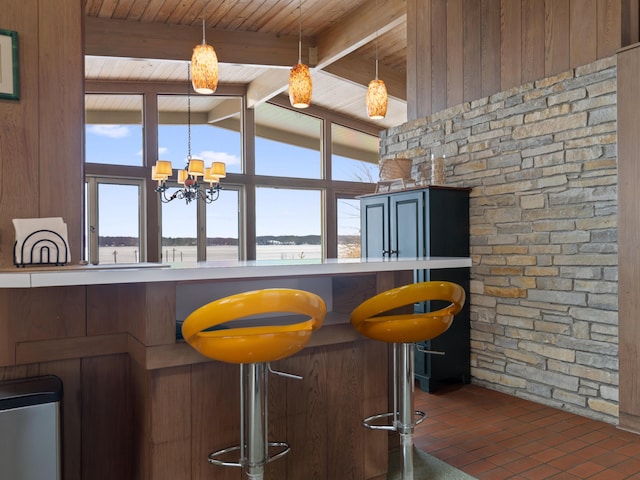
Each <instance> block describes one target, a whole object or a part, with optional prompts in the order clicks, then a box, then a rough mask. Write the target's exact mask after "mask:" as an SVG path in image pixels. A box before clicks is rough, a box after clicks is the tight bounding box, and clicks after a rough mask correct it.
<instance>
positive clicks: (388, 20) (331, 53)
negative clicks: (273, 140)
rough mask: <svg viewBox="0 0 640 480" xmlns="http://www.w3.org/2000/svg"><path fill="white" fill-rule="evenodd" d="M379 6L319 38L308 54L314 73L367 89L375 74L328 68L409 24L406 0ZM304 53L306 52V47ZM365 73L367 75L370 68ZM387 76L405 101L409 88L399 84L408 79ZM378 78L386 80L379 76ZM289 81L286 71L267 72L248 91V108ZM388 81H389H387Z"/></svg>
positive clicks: (352, 16)
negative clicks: (337, 78) (389, 32)
mask: <svg viewBox="0 0 640 480" xmlns="http://www.w3.org/2000/svg"><path fill="white" fill-rule="evenodd" d="M379 7H380V8H378V9H377V10H376V9H373V8H371V4H370V3H365V4H363V6H361V7H360V8H358V9H356V10H354V11H353V12H352V13H350V14H349V15H347V16H346V17H344V18H343V19H342V20H341V21H340V22H338V23H336V24H335V25H333V26H332V27H331V28H329V29H327V30H326V31H324V32H322V33H320V34H319V35H318V36H316V38H315V43H316V48H315V49H312V53H313V55H309V57H310V58H314V57H315V58H317V61H316V62H311V64H310V66H312V67H313V68H312V73H313V70H320V69H322V70H326V71H328V72H329V73H332V74H334V75H338V76H341V77H342V76H343V75H348V76H344V78H346V79H348V80H350V81H353V82H355V83H358V84H361V85H365V86H367V85H368V84H369V81H371V80H372V79H373V78H374V77H375V71H374V73H373V74H372V75H369V74H367V75H366V76H364V75H363V74H362V73H361V72H360V71H358V70H355V71H352V72H349V71H348V68H341V67H340V66H337V67H336V68H334V69H329V68H328V67H329V66H330V65H331V64H333V63H334V62H337V61H338V60H340V59H341V58H343V57H346V56H347V55H349V54H350V53H352V52H354V51H355V50H357V49H358V48H360V47H361V46H363V45H365V44H367V43H369V42H371V41H373V40H375V38H376V34H377V35H381V34H383V33H386V32H388V31H389V30H391V29H393V28H395V27H397V26H398V25H401V24H402V23H404V22H406V16H407V6H406V0H380V5H379ZM303 51H305V49H304V48H303ZM354 63H355V61H354ZM358 63H359V66H363V65H364V63H361V62H358ZM352 65H353V63H352ZM374 68H375V65H374ZM332 70H333V71H332ZM366 71H367V72H368V69H367V70H366ZM337 72H340V73H337ZM387 73H388V75H387V76H386V77H385V78H387V79H389V80H388V81H389V82H390V85H389V86H391V88H392V91H393V92H394V93H393V95H394V96H397V98H399V99H403V100H406V98H407V94H406V86H403V87H401V86H400V85H399V82H405V80H404V79H400V78H398V75H397V74H394V72H392V71H389V72H387ZM369 77H370V78H369ZM378 77H379V78H383V77H382V76H381V75H380V74H379V75H378ZM288 81H289V80H288V72H286V74H284V73H283V72H267V73H265V74H263V75H261V76H260V77H258V78H256V79H255V80H253V81H252V82H251V84H250V85H249V88H248V90H247V101H248V106H249V108H253V107H255V106H256V105H259V104H260V103H262V102H265V101H267V100H269V99H271V98H273V97H275V96H276V95H278V94H280V93H282V92H284V91H285V90H286V89H287V84H288ZM386 82H387V80H386V79H385V83H386ZM389 86H387V88H389ZM389 94H390V95H391V94H392V93H391V92H390V93H389Z"/></svg>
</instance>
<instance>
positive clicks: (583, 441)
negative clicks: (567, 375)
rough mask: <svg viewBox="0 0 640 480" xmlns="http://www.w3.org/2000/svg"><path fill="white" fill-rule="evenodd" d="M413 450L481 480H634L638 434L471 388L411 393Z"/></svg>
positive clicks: (639, 470)
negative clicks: (417, 420)
mask: <svg viewBox="0 0 640 480" xmlns="http://www.w3.org/2000/svg"><path fill="white" fill-rule="evenodd" d="M414 398H415V408H416V409H417V410H423V411H424V412H426V413H427V418H426V420H425V421H424V422H423V423H422V424H420V425H419V426H417V427H416V432H415V436H414V442H415V446H416V447H417V448H420V449H421V450H423V451H425V452H427V453H429V454H431V455H433V456H434V457H437V458H439V459H441V460H443V461H445V462H447V463H448V464H450V465H454V466H456V467H457V468H459V469H460V470H462V471H464V472H466V473H468V474H470V475H473V476H474V477H476V478H478V479H480V480H485V479H487V480H489V479H490V480H497V479H518V480H524V479H526V480H539V479H553V480H573V479H580V480H582V479H590V480H592V479H593V480H595V479H598V480H600V479H603V480H618V479H623V478H627V479H628V478H635V479H640V435H636V434H633V433H629V432H625V431H623V430H620V429H618V428H616V426H615V425H611V424H608V423H604V422H599V421H596V420H591V419H588V418H585V417H582V416H578V415H574V414H571V413H568V412H565V411H563V410H559V409H555V408H550V407H546V406H543V405H539V404H537V403H533V402H529V401H527V400H523V399H520V398H517V397H513V396H511V395H506V394H503V393H499V392H495V391H492V390H488V389H485V388H482V387H479V386H476V385H456V386H445V387H442V388H440V389H438V391H437V392H435V393H424V392H422V391H420V390H419V389H418V388H417V387H416V393H415V397H414Z"/></svg>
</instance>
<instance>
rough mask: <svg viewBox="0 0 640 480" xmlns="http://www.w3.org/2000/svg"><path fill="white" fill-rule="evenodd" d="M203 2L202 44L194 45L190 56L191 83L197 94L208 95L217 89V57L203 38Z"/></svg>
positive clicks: (203, 9) (203, 5)
mask: <svg viewBox="0 0 640 480" xmlns="http://www.w3.org/2000/svg"><path fill="white" fill-rule="evenodd" d="M204 17H205V2H204V0H203V2H202V44H201V45H196V46H195V47H194V49H193V55H192V56H191V82H192V83H193V89H194V90H195V91H196V92H197V93H202V94H206V95H210V94H212V93H213V92H215V91H216V88H218V56H217V55H216V51H215V50H214V49H213V47H212V46H211V45H207V42H206V38H205V24H204Z"/></svg>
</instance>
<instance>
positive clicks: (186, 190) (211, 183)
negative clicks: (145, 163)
mask: <svg viewBox="0 0 640 480" xmlns="http://www.w3.org/2000/svg"><path fill="white" fill-rule="evenodd" d="M187 68H188V66H187ZM187 76H189V75H188V74H187ZM172 174H173V167H172V165H171V162H170V161H169V160H158V161H156V164H155V165H153V166H152V167H151V179H152V180H157V182H158V186H157V188H156V189H155V192H157V193H158V194H159V196H160V200H161V201H162V203H169V202H171V201H173V200H175V199H176V198H179V199H184V200H185V201H186V202H187V204H188V203H190V202H191V201H193V200H198V199H200V200H202V201H204V202H205V203H212V202H214V201H216V200H217V199H218V196H219V195H220V190H221V189H222V186H221V185H220V179H222V178H225V177H226V176H227V171H226V166H225V164H224V162H212V163H211V166H210V167H208V168H205V166H204V160H201V159H199V158H193V157H192V156H191V82H190V79H188V81H187V164H186V166H185V168H184V169H181V170H178V178H177V182H178V184H179V185H182V187H181V188H178V189H177V190H176V191H175V192H173V193H172V194H171V195H168V194H167V190H169V189H170V188H171V187H170V186H169V185H168V184H167V181H168V180H169V177H170V176H171V175H172ZM200 177H202V183H199V182H200ZM207 183H208V186H207V185H206V184H207Z"/></svg>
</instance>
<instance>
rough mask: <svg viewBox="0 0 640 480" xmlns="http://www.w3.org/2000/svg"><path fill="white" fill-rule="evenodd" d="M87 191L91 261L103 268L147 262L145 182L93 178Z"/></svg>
mask: <svg viewBox="0 0 640 480" xmlns="http://www.w3.org/2000/svg"><path fill="white" fill-rule="evenodd" d="M85 191H86V207H87V214H86V215H87V217H86V218H87V238H88V241H87V247H88V259H89V261H90V262H91V263H93V264H98V263H99V264H101V265H105V264H107V265H108V264H116V263H138V262H142V261H146V250H145V242H144V239H145V236H144V234H143V229H142V227H141V226H142V225H143V224H144V218H143V209H142V207H141V204H142V203H141V202H142V198H143V194H142V191H143V184H142V182H141V181H139V180H138V181H136V180H125V179H110V178H95V177H90V178H89V179H88V181H87V183H86V190H85Z"/></svg>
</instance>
